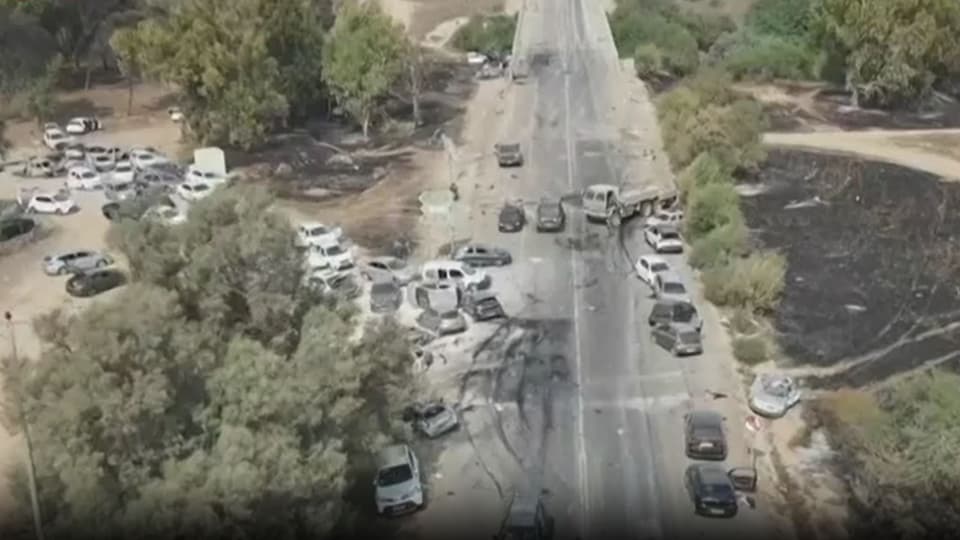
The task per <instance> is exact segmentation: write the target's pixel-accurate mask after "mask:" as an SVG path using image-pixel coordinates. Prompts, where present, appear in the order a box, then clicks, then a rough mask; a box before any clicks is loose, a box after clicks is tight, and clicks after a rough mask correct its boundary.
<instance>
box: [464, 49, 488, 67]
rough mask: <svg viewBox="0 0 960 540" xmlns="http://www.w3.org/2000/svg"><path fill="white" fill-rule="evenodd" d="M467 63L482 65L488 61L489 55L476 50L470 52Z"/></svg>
mask: <svg viewBox="0 0 960 540" xmlns="http://www.w3.org/2000/svg"><path fill="white" fill-rule="evenodd" d="M467 63H468V64H470V65H471V66H482V65H484V64H486V63H487V56H486V55H485V54H481V53H478V52H476V51H471V52H468V53H467Z"/></svg>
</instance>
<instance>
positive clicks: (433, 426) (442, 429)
mask: <svg viewBox="0 0 960 540" xmlns="http://www.w3.org/2000/svg"><path fill="white" fill-rule="evenodd" d="M403 416H404V420H405V421H407V422H412V423H413V427H414V429H415V430H416V431H417V432H419V433H421V434H423V435H424V436H425V437H428V438H430V439H433V438H436V437H439V436H441V435H444V434H446V433H449V432H451V431H453V430H455V429H457V428H458V427H460V417H459V415H457V411H456V410H454V408H453V407H452V406H450V405H447V404H445V403H443V402H442V401H429V402H426V403H414V404H413V405H411V406H409V407H407V409H406V410H405V411H404V412H403Z"/></svg>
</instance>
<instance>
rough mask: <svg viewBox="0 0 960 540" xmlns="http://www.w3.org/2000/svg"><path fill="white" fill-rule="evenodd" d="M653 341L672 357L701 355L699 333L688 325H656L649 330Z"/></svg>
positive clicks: (701, 348)
mask: <svg viewBox="0 0 960 540" xmlns="http://www.w3.org/2000/svg"><path fill="white" fill-rule="evenodd" d="M651 336H652V337H653V341H654V342H655V343H656V344H657V345H659V346H661V347H663V348H664V349H666V350H668V351H670V354H672V355H674V356H686V355H695V354H703V341H702V337H701V336H700V331H699V330H698V329H697V328H696V327H694V326H691V325H689V324H682V323H672V324H658V325H657V326H654V327H653V329H652V330H651Z"/></svg>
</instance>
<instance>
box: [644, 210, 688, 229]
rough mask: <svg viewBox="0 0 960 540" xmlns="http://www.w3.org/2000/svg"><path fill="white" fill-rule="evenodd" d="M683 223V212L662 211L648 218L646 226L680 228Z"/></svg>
mask: <svg viewBox="0 0 960 540" xmlns="http://www.w3.org/2000/svg"><path fill="white" fill-rule="evenodd" d="M681 223H683V210H662V211H660V212H657V213H656V214H654V215H652V216H650V217H648V218H647V221H645V222H644V225H646V226H647V227H655V226H657V225H673V226H675V227H680V224H681Z"/></svg>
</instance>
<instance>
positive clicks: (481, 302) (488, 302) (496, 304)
mask: <svg viewBox="0 0 960 540" xmlns="http://www.w3.org/2000/svg"><path fill="white" fill-rule="evenodd" d="M463 311H465V312H466V313H467V315H470V317H471V318H473V320H475V321H489V320H491V319H499V318H500V317H506V316H507V314H506V313H505V312H504V311H503V306H502V305H500V300H498V299H497V295H496V294H494V293H493V292H490V291H477V290H474V289H468V290H467V292H466V294H464V295H463Z"/></svg>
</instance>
